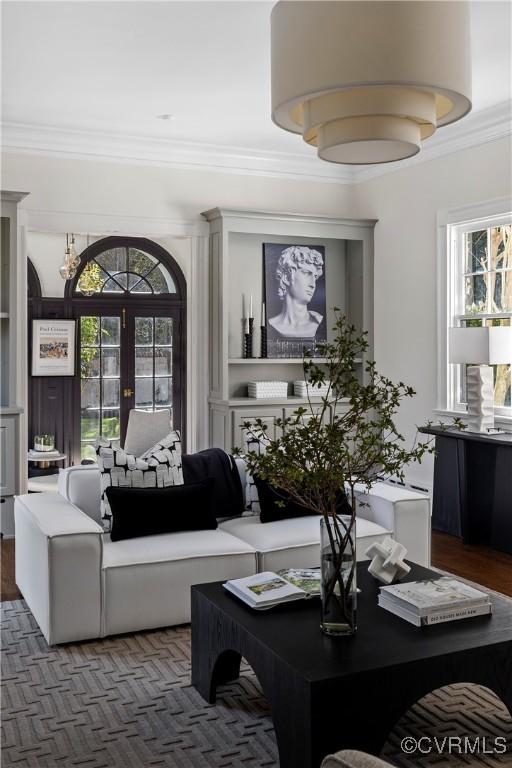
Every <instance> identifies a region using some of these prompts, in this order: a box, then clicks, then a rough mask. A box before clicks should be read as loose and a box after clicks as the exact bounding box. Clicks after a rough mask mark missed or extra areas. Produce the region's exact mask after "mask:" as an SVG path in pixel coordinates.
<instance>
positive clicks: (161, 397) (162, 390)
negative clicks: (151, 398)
mask: <svg viewBox="0 0 512 768" xmlns="http://www.w3.org/2000/svg"><path fill="white" fill-rule="evenodd" d="M171 403H172V379H171V378H170V377H169V378H165V379H164V378H160V379H155V404H156V405H171Z"/></svg>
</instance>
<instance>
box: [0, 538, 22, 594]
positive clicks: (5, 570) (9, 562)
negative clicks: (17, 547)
mask: <svg viewBox="0 0 512 768" xmlns="http://www.w3.org/2000/svg"><path fill="white" fill-rule="evenodd" d="M0 561H1V569H0V570H1V571H2V582H1V587H0V601H4V600H19V599H20V597H21V592H20V591H19V589H18V587H17V586H16V581H15V580H14V539H5V540H2V541H1V542H0Z"/></svg>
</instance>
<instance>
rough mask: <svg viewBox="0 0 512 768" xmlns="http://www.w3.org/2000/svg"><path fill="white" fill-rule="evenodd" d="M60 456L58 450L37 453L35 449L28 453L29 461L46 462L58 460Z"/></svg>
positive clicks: (30, 449)
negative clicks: (41, 460) (42, 460)
mask: <svg viewBox="0 0 512 768" xmlns="http://www.w3.org/2000/svg"><path fill="white" fill-rule="evenodd" d="M58 456H60V453H59V451H57V450H51V451H36V450H35V448H29V451H28V459H29V461H30V460H31V459H32V460H34V459H35V460H36V461H38V460H40V459H44V461H51V460H52V459H56V458H57V457H58Z"/></svg>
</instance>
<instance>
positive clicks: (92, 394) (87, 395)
mask: <svg viewBox="0 0 512 768" xmlns="http://www.w3.org/2000/svg"><path fill="white" fill-rule="evenodd" d="M99 407H100V380H99V379H82V408H98V409H99Z"/></svg>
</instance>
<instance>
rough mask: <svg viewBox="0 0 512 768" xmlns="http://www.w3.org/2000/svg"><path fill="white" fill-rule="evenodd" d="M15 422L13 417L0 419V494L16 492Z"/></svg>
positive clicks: (7, 494)
mask: <svg viewBox="0 0 512 768" xmlns="http://www.w3.org/2000/svg"><path fill="white" fill-rule="evenodd" d="M15 455H16V424H15V417H14V416H13V417H12V418H8V417H5V416H4V417H3V418H2V420H1V421H0V494H1V495H2V496H11V495H12V494H13V493H16V465H15Z"/></svg>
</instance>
